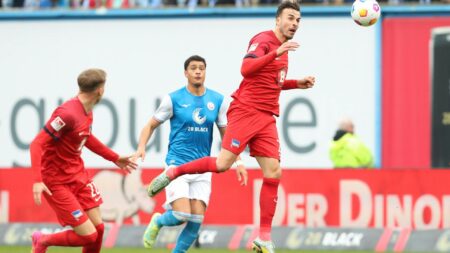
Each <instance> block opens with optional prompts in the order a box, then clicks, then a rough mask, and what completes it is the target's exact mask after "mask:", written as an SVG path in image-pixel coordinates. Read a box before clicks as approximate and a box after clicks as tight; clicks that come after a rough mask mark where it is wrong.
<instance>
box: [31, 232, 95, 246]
mask: <svg viewBox="0 0 450 253" xmlns="http://www.w3.org/2000/svg"><path fill="white" fill-rule="evenodd" d="M97 235H98V233H97V231H95V232H94V233H92V234H90V235H84V236H81V235H78V234H77V233H75V232H74V231H73V230H66V231H62V232H59V233H54V234H49V235H42V237H41V239H40V240H39V242H40V243H41V244H42V245H44V246H70V247H77V246H84V245H87V244H91V243H95V241H96V240H97Z"/></svg>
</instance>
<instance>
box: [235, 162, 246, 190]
mask: <svg viewBox="0 0 450 253" xmlns="http://www.w3.org/2000/svg"><path fill="white" fill-rule="evenodd" d="M236 175H237V179H238V181H239V182H240V183H241V185H243V186H245V185H247V181H248V173H247V169H245V166H244V164H240V165H238V166H237V167H236Z"/></svg>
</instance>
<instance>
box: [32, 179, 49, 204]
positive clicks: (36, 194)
mask: <svg viewBox="0 0 450 253" xmlns="http://www.w3.org/2000/svg"><path fill="white" fill-rule="evenodd" d="M42 192H46V193H47V194H48V195H50V196H52V192H51V191H50V190H49V189H48V188H47V186H46V185H45V184H44V183H43V182H37V183H34V184H33V198H34V203H36V205H40V204H41V203H42V201H41V195H42Z"/></svg>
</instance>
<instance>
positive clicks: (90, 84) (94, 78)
mask: <svg viewBox="0 0 450 253" xmlns="http://www.w3.org/2000/svg"><path fill="white" fill-rule="evenodd" d="M105 82H106V72H105V71H104V70H102V69H95V68H93V69H87V70H85V71H83V72H81V74H80V75H78V87H79V88H80V91H82V92H92V91H94V90H95V89H97V88H98V87H100V86H101V85H103V84H105Z"/></svg>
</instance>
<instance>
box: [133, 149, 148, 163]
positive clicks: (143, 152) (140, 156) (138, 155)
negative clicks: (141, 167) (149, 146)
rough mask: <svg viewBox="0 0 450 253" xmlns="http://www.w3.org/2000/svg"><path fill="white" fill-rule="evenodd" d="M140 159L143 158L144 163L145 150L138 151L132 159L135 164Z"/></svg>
mask: <svg viewBox="0 0 450 253" xmlns="http://www.w3.org/2000/svg"><path fill="white" fill-rule="evenodd" d="M138 158H141V161H142V162H143V161H144V159H145V149H144V150H141V149H138V150H137V151H136V153H134V154H133V158H132V160H133V162H136V161H137V159H138Z"/></svg>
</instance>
